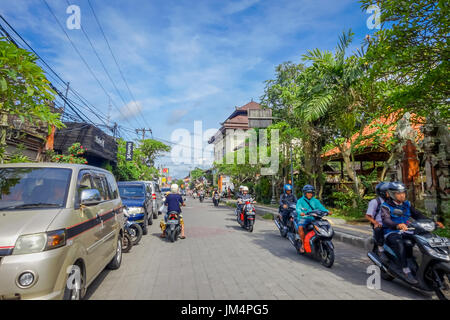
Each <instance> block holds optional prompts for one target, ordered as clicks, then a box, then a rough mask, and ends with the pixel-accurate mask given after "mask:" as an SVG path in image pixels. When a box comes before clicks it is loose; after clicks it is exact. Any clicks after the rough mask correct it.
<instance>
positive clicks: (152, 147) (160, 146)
mask: <svg viewBox="0 0 450 320" xmlns="http://www.w3.org/2000/svg"><path fill="white" fill-rule="evenodd" d="M139 150H140V153H141V154H142V161H144V162H145V163H146V164H147V165H149V166H154V165H155V159H156V158H157V157H158V156H159V155H161V154H162V153H164V152H169V151H170V147H169V146H168V145H166V144H164V143H162V142H160V141H157V140H153V139H145V140H141V143H140V145H139Z"/></svg>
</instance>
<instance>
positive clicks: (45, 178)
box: [0, 168, 72, 210]
mask: <svg viewBox="0 0 450 320" xmlns="http://www.w3.org/2000/svg"><path fill="white" fill-rule="evenodd" d="M71 174H72V170H71V169H62V168H0V191H1V194H0V210H19V209H33V208H61V207H64V206H65V204H66V198H67V192H68V190H69V188H68V187H69V183H70V176H71Z"/></svg>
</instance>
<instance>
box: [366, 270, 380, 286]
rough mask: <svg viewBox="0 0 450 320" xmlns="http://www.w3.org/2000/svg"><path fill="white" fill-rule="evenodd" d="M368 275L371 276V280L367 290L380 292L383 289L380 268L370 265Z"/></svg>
mask: <svg viewBox="0 0 450 320" xmlns="http://www.w3.org/2000/svg"><path fill="white" fill-rule="evenodd" d="M366 273H367V274H370V276H369V278H367V282H366V285H367V288H368V289H371V290H380V289H381V270H380V267H378V266H376V265H374V264H373V265H370V266H368V267H367V270H366Z"/></svg>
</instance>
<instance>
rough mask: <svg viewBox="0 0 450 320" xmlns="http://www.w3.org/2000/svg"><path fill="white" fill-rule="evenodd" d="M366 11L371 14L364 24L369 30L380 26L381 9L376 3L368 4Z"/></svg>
mask: <svg viewBox="0 0 450 320" xmlns="http://www.w3.org/2000/svg"><path fill="white" fill-rule="evenodd" d="M366 13H368V14H371V15H370V16H369V18H368V19H367V22H366V25H367V28H369V29H370V30H372V29H378V30H380V28H381V9H380V7H379V6H377V5H370V6H369V7H368V8H367V10H366Z"/></svg>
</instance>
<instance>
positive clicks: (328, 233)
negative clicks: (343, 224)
mask: <svg viewBox="0 0 450 320" xmlns="http://www.w3.org/2000/svg"><path fill="white" fill-rule="evenodd" d="M314 228H315V229H316V231H317V232H318V233H319V234H321V235H323V236H325V237H330V236H331V235H332V233H333V229H331V228H330V229H328V230H327V229H325V228H322V227H318V226H314Z"/></svg>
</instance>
